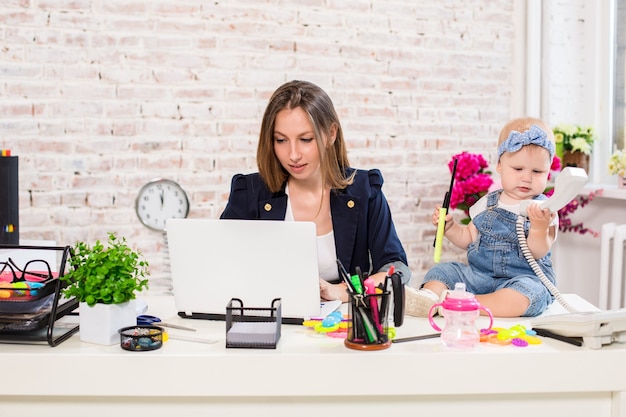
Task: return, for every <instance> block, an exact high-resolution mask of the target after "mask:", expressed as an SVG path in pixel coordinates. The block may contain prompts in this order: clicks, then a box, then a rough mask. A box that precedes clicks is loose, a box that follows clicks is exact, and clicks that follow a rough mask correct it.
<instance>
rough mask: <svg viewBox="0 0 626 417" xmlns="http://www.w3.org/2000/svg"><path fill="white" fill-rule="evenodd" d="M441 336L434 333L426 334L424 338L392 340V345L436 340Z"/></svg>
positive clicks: (412, 337) (414, 337) (413, 337)
mask: <svg viewBox="0 0 626 417" xmlns="http://www.w3.org/2000/svg"><path fill="white" fill-rule="evenodd" d="M440 335H441V334H440V333H432V334H425V335H422V336H411V337H403V338H400V339H392V340H391V342H392V343H402V342H413V341H415V340H425V339H434V338H436V337H439V336H440Z"/></svg>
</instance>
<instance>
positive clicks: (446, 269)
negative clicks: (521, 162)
mask: <svg viewBox="0 0 626 417" xmlns="http://www.w3.org/2000/svg"><path fill="white" fill-rule="evenodd" d="M501 192H502V190H498V191H494V192H492V193H490V194H489V195H488V196H487V208H486V210H485V211H483V212H482V213H479V214H478V215H476V217H475V218H474V219H472V223H473V224H474V226H476V229H478V237H477V238H476V241H475V242H472V243H471V244H470V245H469V246H468V248H467V261H468V264H469V265H466V264H464V263H461V262H446V263H441V264H437V265H435V266H434V267H433V268H432V269H431V270H430V271H428V273H426V276H425V277H424V282H428V281H440V282H442V283H444V284H445V285H446V286H447V287H448V288H449V289H450V288H454V284H455V283H457V282H464V283H465V285H466V287H467V291H469V292H472V293H474V294H489V293H492V292H495V291H496V290H499V289H502V288H510V289H513V290H515V291H517V292H519V293H521V294H523V295H525V296H526V297H528V299H529V300H530V305H529V307H528V309H527V310H526V312H525V313H524V314H523V316H527V317H534V316H537V315H539V314H541V313H542V312H543V311H544V310H545V309H546V308H547V307H548V306H549V305H550V304H551V303H552V301H553V300H554V297H553V296H552V295H551V294H550V292H549V291H548V289H547V288H546V287H545V285H543V283H542V282H541V281H540V280H539V278H538V277H537V276H536V275H535V273H534V272H533V270H532V268H531V267H530V265H529V264H528V261H526V258H524V254H523V253H522V250H521V248H520V246H519V241H518V238H517V232H516V230H515V225H516V223H517V218H518V215H517V214H515V213H512V212H510V211H508V210H505V209H502V208H498V207H497V205H498V199H499V198H500V193H501ZM535 199H537V200H539V199H545V196H544V195H540V196H537V197H536V198H535ZM529 227H530V222H529V221H528V219H526V220H525V221H524V232H525V235H526V236H528V229H529ZM550 255H551V253H550V252H548V254H547V255H546V256H544V257H543V258H541V259H537V263H538V264H539V266H540V268H541V270H542V271H543V273H544V274H545V275H546V276H547V277H548V279H549V280H550V281H551V282H552V283H553V284H555V283H556V279H555V275H554V270H553V269H552V261H551V260H550Z"/></svg>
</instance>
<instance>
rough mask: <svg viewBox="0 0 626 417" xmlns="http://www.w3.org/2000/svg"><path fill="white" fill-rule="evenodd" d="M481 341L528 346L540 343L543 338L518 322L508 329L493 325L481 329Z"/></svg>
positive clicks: (502, 344)
mask: <svg viewBox="0 0 626 417" xmlns="http://www.w3.org/2000/svg"><path fill="white" fill-rule="evenodd" d="M480 341H481V342H486V343H491V344H494V345H501V346H506V345H513V346H517V347H526V346H528V345H539V344H541V339H539V338H538V337H537V333H536V332H535V331H534V330H528V329H526V327H525V326H523V325H521V324H516V325H515V326H512V327H510V328H508V329H505V328H502V327H492V328H491V329H482V330H481V331H480Z"/></svg>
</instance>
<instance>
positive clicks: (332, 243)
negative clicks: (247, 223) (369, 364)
mask: <svg viewBox="0 0 626 417" xmlns="http://www.w3.org/2000/svg"><path fill="white" fill-rule="evenodd" d="M257 165H258V168H259V172H258V173H254V174H248V175H242V174H237V175H235V176H234V177H233V179H232V183H231V191H230V197H229V199H228V204H227V205H226V208H225V210H224V212H223V213H222V215H221V216H220V218H222V219H248V220H250V219H263V220H285V221H310V222H314V223H315V226H316V230H317V237H318V259H319V273H320V295H321V297H322V298H323V299H325V300H337V299H338V300H341V301H343V302H347V301H348V294H347V292H346V286H345V284H344V283H343V282H342V280H341V279H340V275H339V271H338V267H337V262H336V261H337V259H339V260H340V261H341V263H342V264H343V265H344V266H345V268H346V269H347V270H348V272H349V273H350V274H354V273H355V271H356V269H357V268H360V269H361V270H362V271H365V272H367V273H369V274H370V276H371V277H372V279H373V280H374V281H375V283H376V284H379V283H381V282H382V281H383V279H384V277H385V275H386V273H387V270H388V269H389V267H390V266H391V265H394V268H395V269H396V271H400V272H402V274H403V282H404V283H408V282H409V280H410V278H411V273H410V271H409V268H408V266H407V259H406V253H405V252H404V248H403V247H402V244H401V243H400V239H399V238H398V235H397V233H396V230H395V227H394V224H393V220H392V218H391V212H390V210H389V205H388V204H387V200H386V199H385V196H384V195H383V192H382V190H381V187H382V184H383V178H382V175H381V173H380V171H378V170H376V169H373V170H369V171H365V170H357V169H354V168H351V167H350V164H349V162H348V155H347V151H346V147H345V142H344V138H343V132H342V130H341V124H340V123H339V118H338V117H337V113H336V112H335V108H334V106H333V103H332V101H331V99H330V97H328V95H327V94H326V93H325V92H324V91H323V90H322V89H321V88H319V87H318V86H316V85H314V84H312V83H309V82H306V81H291V82H288V83H286V84H284V85H282V86H281V87H279V88H278V89H277V90H276V91H275V92H274V94H273V95H272V97H271V98H270V101H269V103H268V105H267V108H266V110H265V114H264V115H263V121H262V123H261V132H260V135H259V143H258V148H257ZM285 244H286V245H292V244H297V242H285Z"/></svg>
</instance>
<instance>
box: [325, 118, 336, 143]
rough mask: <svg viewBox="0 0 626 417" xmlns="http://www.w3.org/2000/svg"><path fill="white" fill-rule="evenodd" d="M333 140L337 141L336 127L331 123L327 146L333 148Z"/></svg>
mask: <svg viewBox="0 0 626 417" xmlns="http://www.w3.org/2000/svg"><path fill="white" fill-rule="evenodd" d="M335 140H337V125H336V124H335V123H333V124H332V125H331V126H330V131H329V136H328V143H327V146H333V144H334V143H335Z"/></svg>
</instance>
